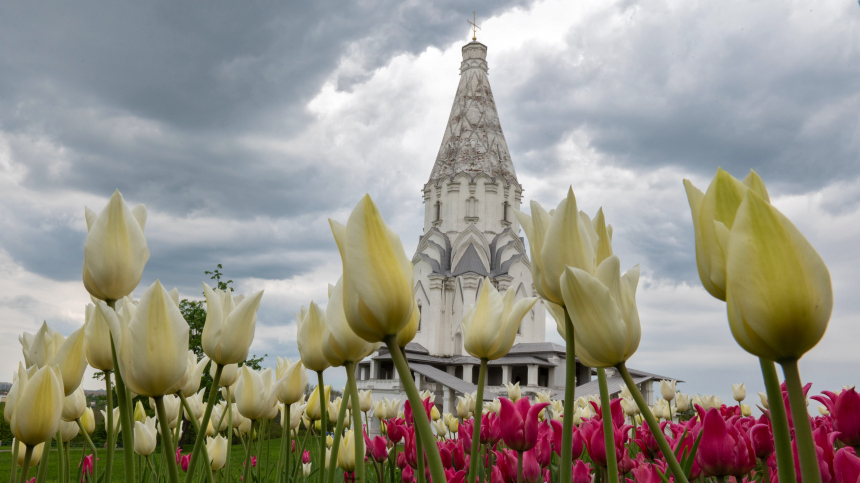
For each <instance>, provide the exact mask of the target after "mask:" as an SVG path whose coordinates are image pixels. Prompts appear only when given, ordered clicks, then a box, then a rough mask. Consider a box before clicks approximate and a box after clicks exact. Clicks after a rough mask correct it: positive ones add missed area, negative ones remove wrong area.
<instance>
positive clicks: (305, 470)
mask: <svg viewBox="0 0 860 483" xmlns="http://www.w3.org/2000/svg"><path fill="white" fill-rule="evenodd" d="M312 467H313V465H311V464H310V463H302V474H303V475H305V478H307V477H308V476H311V469H312ZM326 468H328V460H327V459H326Z"/></svg>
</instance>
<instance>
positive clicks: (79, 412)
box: [60, 386, 87, 421]
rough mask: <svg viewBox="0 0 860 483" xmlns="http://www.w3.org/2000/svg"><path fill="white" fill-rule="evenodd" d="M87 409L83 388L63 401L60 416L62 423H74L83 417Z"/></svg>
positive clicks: (79, 388)
mask: <svg viewBox="0 0 860 483" xmlns="http://www.w3.org/2000/svg"><path fill="white" fill-rule="evenodd" d="M86 409H87V396H86V394H84V388H83V387H80V386H78V388H77V389H76V390H75V392H73V393H72V394H71V395H69V396H66V398H65V399H63V413H62V415H61V416H60V417H61V418H62V420H63V421H75V420H77V419H78V418H80V417H82V416H83V415H84V411H86Z"/></svg>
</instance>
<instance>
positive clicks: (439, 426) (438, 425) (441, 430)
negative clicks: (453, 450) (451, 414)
mask: <svg viewBox="0 0 860 483" xmlns="http://www.w3.org/2000/svg"><path fill="white" fill-rule="evenodd" d="M433 427H434V429H436V436H438V437H440V438H444V437H445V436H446V435H447V434H448V426H447V425H446V424H445V421H441V420H436V421H433Z"/></svg>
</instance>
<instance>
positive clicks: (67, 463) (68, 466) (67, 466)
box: [65, 441, 84, 482]
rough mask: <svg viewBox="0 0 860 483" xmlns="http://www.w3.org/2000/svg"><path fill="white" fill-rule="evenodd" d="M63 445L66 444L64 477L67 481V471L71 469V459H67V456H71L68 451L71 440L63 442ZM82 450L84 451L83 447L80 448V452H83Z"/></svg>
mask: <svg viewBox="0 0 860 483" xmlns="http://www.w3.org/2000/svg"><path fill="white" fill-rule="evenodd" d="M65 446H66V472H65V478H66V481H67V482H68V481H69V472H70V471H71V469H72V462H71V460H70V459H69V458H70V457H71V455H70V454H69V451H70V450H69V448H70V447H71V446H72V442H71V441H69V442H67V443H65ZM83 452H84V451H83V449H82V450H81V453H83Z"/></svg>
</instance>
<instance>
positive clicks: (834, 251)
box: [0, 0, 860, 401]
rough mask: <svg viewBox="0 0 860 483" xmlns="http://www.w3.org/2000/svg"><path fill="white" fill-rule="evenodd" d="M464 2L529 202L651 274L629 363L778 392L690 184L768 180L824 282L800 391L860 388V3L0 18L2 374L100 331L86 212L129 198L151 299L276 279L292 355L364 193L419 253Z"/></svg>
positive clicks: (281, 344)
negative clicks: (745, 329)
mask: <svg viewBox="0 0 860 483" xmlns="http://www.w3.org/2000/svg"><path fill="white" fill-rule="evenodd" d="M810 6H811V8H810ZM472 10H476V11H477V12H478V20H479V24H480V25H481V27H482V30H481V31H480V32H479V40H481V41H482V42H484V43H485V44H486V45H487V46H488V48H489V54H488V62H489V65H490V79H491V82H492V85H493V89H494V94H495V98H496V103H497V106H498V110H499V115H500V118H501V122H502V126H503V129H504V132H505V136H506V138H507V141H508V145H509V147H510V150H511V154H512V157H513V160H514V163H515V165H516V169H517V173H518V176H519V181H520V182H521V183H522V184H523V185H524V187H525V189H526V191H525V198H526V199H536V200H539V201H540V202H541V203H543V204H544V205H555V204H557V203H558V201H559V200H560V198H561V197H562V196H563V194H564V192H565V190H566V189H567V187H568V186H573V189H574V190H575V192H576V194H577V199H578V200H579V203H580V206H581V207H582V208H583V209H585V210H586V211H588V212H594V211H596V210H597V209H598V208H599V207H601V206H602V207H603V208H604V211H605V212H606V214H607V218H608V220H609V222H611V223H612V224H613V225H614V226H615V235H614V244H615V248H616V251H617V253H618V254H619V255H620V256H621V259H622V264H623V265H624V266H625V267H626V266H632V265H634V264H637V263H639V264H641V265H642V271H643V279H642V284H641V285H640V291H639V296H638V301H639V310H640V314H641V319H642V325H643V336H642V344H641V346H640V349H639V352H638V353H637V354H636V355H635V357H634V358H633V359H632V360H631V362H630V365H631V366H632V367H637V368H641V369H645V370H648V371H651V372H656V373H660V374H665V375H669V376H672V377H674V378H678V379H683V380H685V381H687V382H686V383H685V384H683V385H681V386H680V387H681V388H682V390H684V391H686V392H694V393H695V392H698V393H703V394H710V393H717V394H719V395H721V396H723V399H724V401H725V400H730V398H731V391H730V387H729V383H731V382H740V381H746V383H747V385H748V386H749V387H750V393H751V394H753V395H754V391H757V390H761V387H762V384H761V383H760V375H759V373H758V371H757V363H756V361H755V359H754V358H753V357H752V356H749V355H747V354H746V353H745V352H743V351H742V350H741V349H739V348H738V347H737V345H736V344H735V343H734V341H733V339H732V338H731V335H730V334H729V331H728V327H727V323H726V317H725V312H724V305H723V304H722V303H719V302H717V301H716V300H714V299H712V298H711V297H710V296H708V295H707V294H706V292H705V291H704V290H703V289H702V288H701V286H700V284H699V282H698V278H697V275H696V268H695V256H694V250H693V234H692V225H691V218H690V214H689V209H688V205H687V201H686V197H685V195H684V189H683V186H682V183H681V180H682V179H683V178H685V177H686V178H690V179H691V180H693V182H694V184H696V185H697V186H699V187H700V188H702V189H705V188H706V186H707V184H708V182H709V180H710V178H711V176H713V173H714V172H715V170H716V169H717V167H718V166H722V167H723V168H725V169H727V170H729V171H730V172H731V173H732V174H734V175H736V176H737V177H743V176H744V175H745V174H746V173H747V172H748V171H749V170H750V169H755V170H756V171H757V172H758V173H760V174H761V176H762V177H763V178H764V179H765V181H766V182H767V183H768V187H769V189H770V192H771V197H772V200H773V202H774V204H775V205H776V206H777V207H778V208H779V209H781V210H782V211H783V212H784V213H786V214H787V215H788V216H789V217H790V218H791V219H792V220H793V221H794V222H795V223H796V224H797V225H798V226H799V227H800V229H801V230H802V231H803V232H804V233H805V234H806V235H807V237H808V238H809V239H810V240H811V241H812V243H813V244H814V245H815V246H816V247H817V249H818V250H819V251H820V253H821V254H822V256H823V257H824V259H825V261H826V262H827V263H828V265H829V267H830V270H831V276H832V279H833V285H834V290H835V307H834V312H833V317H832V320H831V322H830V327H829V329H828V332H827V334H826V335H825V338H824V340H823V341H822V342H821V344H820V345H819V346H818V347H816V348H815V349H814V350H813V351H812V352H811V353H810V354H808V355H807V356H806V357H805V358H804V359H803V360H802V364H801V368H802V371H803V376H804V378H805V379H806V380H809V381H813V382H814V383H815V385H814V386H813V389H814V390H816V389H817V390H821V389H825V388H827V389H834V388H838V387H840V386H841V385H843V384H855V383H858V382H860V381H858V380H857V375H856V374H857V369H858V363H860V357H858V355H857V350H856V345H857V341H858V340H860V296H858V293H857V291H858V288H857V285H856V282H852V280H856V275H855V274H856V273H857V272H858V271H860V243H858V242H860V183H858V178H860V124H858V112H860V8H858V5H857V3H856V2H853V1H826V2H816V3H815V4H814V5H813V4H810V3H809V2H798V1H775V0H774V1H761V2H746V1H722V2H713V1H686V0H685V1H656V2H654V1H652V2H642V3H639V2H637V1H635V0H619V1H605V0H599V1H598V0H594V1H581V2H570V1H557V0H543V1H536V2H527V1H510V0H509V1H505V2H502V1H489V0H474V1H472V2H467V3H464V2H459V1H453V0H445V1H436V2H419V1H407V2H394V1H365V2H337V1H320V2H289V3H287V4H284V3H283V2H257V3H248V2H243V3H241V4H240V3H235V2H220V3H218V2H215V3H209V4H207V8H206V9H195V8H192V7H191V6H189V5H184V4H179V3H176V2H160V3H159V2H111V3H109V4H99V5H95V4H87V3H75V4H70V3H63V2H56V3H55V4H53V5H49V4H48V3H44V2H40V3H32V2H12V3H9V2H7V3H3V4H2V5H0V372H2V373H5V374H7V377H5V378H4V377H2V376H0V380H3V379H7V380H8V379H11V372H12V370H13V369H14V367H15V366H16V364H17V361H18V360H20V359H21V352H20V346H19V344H18V342H17V335H18V334H19V333H21V332H22V331H29V332H34V331H35V330H37V328H38V325H39V324H40V323H41V321H42V320H47V321H48V323H49V324H50V325H51V326H53V327H55V328H56V329H57V330H60V331H61V332H63V333H66V334H68V333H70V332H71V331H72V330H74V329H75V328H76V327H79V326H80V325H81V324H82V323H83V314H84V306H85V304H86V303H87V302H88V296H87V294H86V292H85V290H84V289H83V286H82V284H81V282H80V273H81V265H82V261H83V243H84V238H85V235H86V224H85V222H84V206H85V205H87V206H90V207H91V208H93V209H96V210H97V211H99V210H100V209H101V208H102V207H103V206H104V204H105V203H106V202H107V199H108V198H109V196H110V195H111V193H112V192H113V190H114V189H117V188H118V189H119V190H120V191H121V192H122V193H123V195H124V196H125V198H126V200H127V201H128V202H129V203H130V204H137V203H145V204H146V206H147V209H148V212H149V218H148V221H147V226H146V234H147V239H148V242H149V248H150V251H151V253H152V256H151V259H150V261H149V264H148V265H147V268H146V272H145V273H144V277H143V281H142V282H141V285H140V286H139V287H138V289H137V290H136V294H137V295H139V294H140V293H141V292H142V291H143V288H144V287H146V286H148V285H149V284H151V283H152V282H153V281H154V280H155V279H156V278H159V279H160V280H161V281H162V282H163V283H164V284H165V285H167V286H176V287H178V288H179V289H180V291H181V293H182V296H183V297H189V298H199V297H200V296H201V282H202V281H204V280H205V279H206V277H205V276H204V275H203V271H204V270H211V269H212V268H213V267H214V266H215V265H216V264H217V263H222V264H224V271H225V273H226V274H227V276H228V277H230V278H232V279H233V280H234V281H235V282H236V287H237V289H238V290H239V291H240V292H247V291H252V290H258V289H265V290H266V292H265V296H264V298H263V304H262V307H261V309H260V313H259V316H260V321H259V324H258V330H257V338H256V341H255V342H254V345H253V346H252V351H253V352H255V353H257V354H268V355H269V357H268V358H267V359H266V362H265V363H266V364H267V365H270V364H274V356H275V355H279V356H287V357H293V358H295V357H297V355H298V352H297V349H296V345H295V338H296V320H295V315H294V312H295V311H297V310H298V309H299V307H300V306H301V305H302V304H307V303H308V302H309V301H310V300H317V301H323V302H324V301H325V299H326V284H327V283H328V282H334V281H335V280H336V279H337V277H338V275H339V271H340V260H339V257H338V255H337V251H336V248H335V245H334V242H333V240H332V238H331V234H330V231H329V227H328V223H327V222H326V219H327V218H328V217H332V218H335V219H338V220H341V221H345V220H346V218H347V215H348V213H349V211H350V210H351V208H352V207H353V206H354V204H355V203H356V202H357V201H358V199H359V198H360V197H361V196H362V195H363V194H364V193H370V194H371V196H373V197H374V199H375V200H376V201H377V202H378V203H379V205H380V207H381V209H382V211H383V214H384V216H385V217H386V220H387V221H388V222H389V223H390V224H391V225H392V226H393V227H394V228H395V229H396V230H397V231H398V232H399V233H400V235H401V237H402V239H403V240H404V243H405V245H406V250H407V253H412V252H413V251H414V249H415V246H416V244H417V241H418V238H419V236H420V234H421V229H422V224H423V220H422V213H423V207H422V206H421V204H422V197H421V188H422V186H423V184H424V183H425V182H426V181H427V178H428V176H429V174H430V170H431V167H432V164H433V161H434V159H435V156H436V152H437V150H438V148H439V142H440V141H441V138H442V133H443V128H444V125H445V123H446V121H447V115H448V112H449V110H450V107H451V102H452V99H453V96H454V92H455V90H456V86H457V81H458V69H459V65H460V47H461V46H462V44H463V43H465V42H466V41H467V40H468V37H469V30H468V25H467V24H466V18H471V14H472ZM549 324H550V325H551V326H550V327H548V330H547V333H548V334H552V335H551V336H550V337H552V338H554V340H558V339H559V337H558V335H557V334H556V332H555V330H554V323H553V322H552V321H549ZM330 378H331V379H332V380H333V381H335V382H334V383H335V384H342V383H343V379H344V378H343V374H342V373H332V374H331V375H330ZM87 387H90V388H94V387H97V385H96V384H95V383H94V382H88V383H87ZM756 399H757V398H756Z"/></svg>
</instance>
